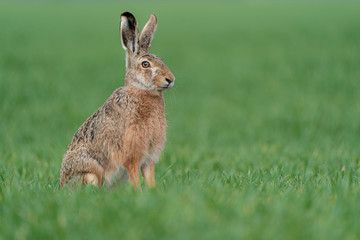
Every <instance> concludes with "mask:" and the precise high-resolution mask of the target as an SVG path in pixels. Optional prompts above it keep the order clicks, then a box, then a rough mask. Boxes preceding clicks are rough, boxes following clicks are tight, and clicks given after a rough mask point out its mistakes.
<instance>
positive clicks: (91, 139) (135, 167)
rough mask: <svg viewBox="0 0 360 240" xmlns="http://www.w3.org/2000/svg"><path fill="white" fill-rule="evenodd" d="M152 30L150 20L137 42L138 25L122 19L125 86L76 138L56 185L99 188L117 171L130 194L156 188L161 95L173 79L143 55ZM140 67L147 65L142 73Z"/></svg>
mask: <svg viewBox="0 0 360 240" xmlns="http://www.w3.org/2000/svg"><path fill="white" fill-rule="evenodd" d="M155 29H156V17H155V15H151V16H150V19H149V21H148V23H147V24H146V25H145V27H144V29H143V31H142V32H143V33H144V34H142V36H141V38H140V40H139V30H138V29H137V22H136V20H135V17H134V16H133V15H132V14H131V13H128V12H126V13H123V14H122V15H121V30H120V31H121V32H120V35H121V40H122V44H123V47H124V49H125V50H126V52H127V68H126V74H125V86H124V87H121V88H119V89H117V90H115V91H114V93H113V94H112V95H111V96H110V97H109V98H108V100H107V101H106V102H105V103H104V105H103V106H101V107H100V108H99V109H98V110H97V111H96V112H95V113H94V114H93V115H92V116H91V117H89V118H88V119H87V120H86V121H85V123H84V124H83V125H81V127H80V128H79V129H78V130H77V132H76V133H75V135H74V137H73V139H72V141H71V143H70V144H69V146H68V150H67V152H66V154H65V155H64V158H63V162H62V166H61V170H60V184H61V187H64V186H65V185H66V184H67V183H69V182H70V180H72V179H75V180H76V179H79V180H81V182H82V183H84V184H96V185H98V186H102V185H103V183H104V182H105V181H107V182H108V183H109V184H112V182H113V181H112V180H113V179H111V178H113V176H114V175H116V172H117V171H118V169H119V168H120V167H125V168H126V170H127V173H128V175H129V179H130V181H131V183H132V184H133V186H134V187H135V188H138V187H139V185H140V179H139V169H141V172H142V175H143V177H144V180H145V183H146V184H147V185H148V186H149V187H154V186H155V177H154V172H155V163H156V162H157V161H158V158H159V155H160V153H161V152H162V150H163V148H164V144H165V140H166V119H165V104H164V99H163V94H162V92H163V91H164V90H166V89H168V88H170V87H172V86H173V83H174V81H175V77H174V75H173V74H172V73H171V71H170V70H169V69H168V68H167V66H166V65H165V64H164V63H163V61H162V60H161V59H160V58H159V57H157V56H155V55H152V54H148V50H149V47H150V43H151V40H152V38H153V35H154V31H155ZM143 61H148V62H150V67H149V68H143V67H142V66H141V63H142V62H143Z"/></svg>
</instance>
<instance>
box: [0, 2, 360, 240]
mask: <svg viewBox="0 0 360 240" xmlns="http://www.w3.org/2000/svg"><path fill="white" fill-rule="evenodd" d="M123 11H131V12H133V13H134V14H135V16H136V17H137V19H138V21H139V25H140V26H141V27H142V26H143V25H144V23H145V21H146V20H147V18H148V16H149V14H150V13H152V12H154V13H156V14H157V16H158V31H157V33H156V35H155V39H154V42H153V46H152V49H151V52H152V53H155V54H157V55H159V56H160V57H162V58H163V59H164V61H165V63H166V64H167V65H168V66H169V68H170V69H171V70H172V71H173V73H174V75H175V76H176V78H177V80H176V83H175V88H174V89H172V90H169V91H168V92H166V93H165V95H166V105H167V119H168V125H169V127H168V140H167V143H166V148H165V150H164V153H163V154H162V156H161V159H160V162H159V164H157V167H156V181H157V187H156V188H155V189H153V190H148V189H143V192H142V193H140V192H136V191H134V190H133V189H132V188H131V187H130V186H126V187H125V188H116V189H113V190H111V191H108V190H106V189H98V188H95V187H85V188H79V189H76V190H72V191H71V190H65V191H62V190H60V188H59V170H60V165H61V161H62V156H63V154H64V153H65V151H66V148H67V144H69V143H70V140H71V138H72V135H73V134H74V133H75V131H76V130H77V128H78V127H79V126H80V125H81V124H82V123H83V122H84V121H85V120H86V118H87V117H88V116H90V115H91V114H92V113H93V112H94V111H95V110H96V109H97V108H98V107H99V106H101V105H102V104H103V102H104V101H105V100H106V99H107V97H108V96H109V95H110V94H111V93H112V92H113V91H114V90H115V89H116V88H118V87H119V86H122V85H123V76H124V65H125V62H124V52H123V50H122V47H121V44H120V40H119V30H118V27H119V15H120V13H121V12H123ZM359 15H360V3H358V2H352V1H342V2H340V1H339V2H337V1H329V2H325V1H324V2H295V1H291V2H290V1H289V2H272V3H270V2H259V1H256V2H239V3H236V2H235V1H234V2H231V1H229V2H226V1H225V2H224V1H221V2H219V3H217V2H198V3H192V2H190V1H189V2H178V3H175V2H173V3H171V2H156V3H151V4H149V3H148V2H145V1H144V2H137V3H134V4H130V3H116V2H107V3H102V4H100V3H95V2H90V3H89V2H85V1H84V2H82V1H77V2H75V3H70V2H65V3H60V2H55V1H53V2H47V3H44V2H37V3H34V4H28V3H19V2H15V3H10V2H2V3H0V136H1V137H0V239H1V240H3V239H4V240H5V239H100V238H103V237H105V238H109V239H120V238H122V239H359V238H360V228H359V226H360V146H359V143H360V121H359V120H360V119H359V116H360V54H359V53H360V31H359V29H360V18H359Z"/></svg>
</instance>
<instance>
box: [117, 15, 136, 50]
mask: <svg viewBox="0 0 360 240" xmlns="http://www.w3.org/2000/svg"><path fill="white" fill-rule="evenodd" d="M120 19H121V22H120V36H121V44H122V46H123V48H124V49H125V50H126V51H128V52H129V53H137V52H138V50H139V28H138V25H137V21H136V19H135V17H134V15H132V14H131V13H129V12H124V13H122V14H121V16H120Z"/></svg>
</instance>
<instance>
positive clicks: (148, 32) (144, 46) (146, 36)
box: [139, 14, 157, 53]
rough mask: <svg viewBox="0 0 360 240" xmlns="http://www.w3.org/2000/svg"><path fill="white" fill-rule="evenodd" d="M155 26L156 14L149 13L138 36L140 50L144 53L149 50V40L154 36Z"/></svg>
mask: <svg viewBox="0 0 360 240" xmlns="http://www.w3.org/2000/svg"><path fill="white" fill-rule="evenodd" d="M156 26H157V19H156V16H155V15H154V14H151V15H150V18H149V20H148V21H147V23H146V25H145V26H144V28H143V30H142V31H141V36H140V40H139V44H140V50H141V51H143V52H146V53H148V52H149V49H150V46H151V41H152V39H153V37H154V33H155V31H156Z"/></svg>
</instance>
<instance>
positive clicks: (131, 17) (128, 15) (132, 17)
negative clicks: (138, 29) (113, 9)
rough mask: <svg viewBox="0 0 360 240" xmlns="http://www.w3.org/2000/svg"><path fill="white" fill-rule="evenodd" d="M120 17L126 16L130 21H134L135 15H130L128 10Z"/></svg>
mask: <svg viewBox="0 0 360 240" xmlns="http://www.w3.org/2000/svg"><path fill="white" fill-rule="evenodd" d="M120 17H126V18H127V19H129V20H131V21H135V17H134V15H132V13H130V12H123V13H122V14H121V15H120Z"/></svg>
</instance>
